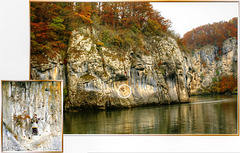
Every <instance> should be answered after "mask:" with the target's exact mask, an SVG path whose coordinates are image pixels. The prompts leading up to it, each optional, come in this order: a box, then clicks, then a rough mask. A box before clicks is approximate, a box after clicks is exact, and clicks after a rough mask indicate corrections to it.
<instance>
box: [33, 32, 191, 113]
mask: <svg viewBox="0 0 240 153" xmlns="http://www.w3.org/2000/svg"><path fill="white" fill-rule="evenodd" d="M97 37H98V31H95V30H94V29H92V30H89V29H88V28H86V29H82V30H81V32H80V31H73V33H72V37H71V39H70V43H69V46H68V47H69V48H68V52H67V54H68V57H67V72H66V74H65V75H64V74H63V73H61V72H63V70H62V67H61V63H60V62H46V63H45V64H39V63H37V62H36V61H37V60H36V59H34V57H31V58H32V59H31V65H32V66H31V67H32V68H31V77H32V79H38V78H42V79H45V78H61V77H62V78H63V79H65V78H67V80H66V84H65V85H67V95H68V96H67V98H66V101H65V106H64V108H65V110H81V109H106V108H121V107H134V106H140V105H148V104H170V103H172V102H188V101H189V93H190V83H191V78H192V75H191V71H192V68H191V67H192V66H191V61H190V56H189V55H188V54H185V53H184V52H182V51H181V50H180V49H179V47H178V45H177V43H176V41H175V40H174V39H172V38H170V37H151V38H143V39H142V44H143V46H142V47H141V49H136V48H139V47H136V46H135V47H134V46H133V47H132V48H130V49H129V50H128V51H122V50H120V49H114V48H111V49H110V48H107V47H105V46H104V45H102V44H101V43H99V42H98V38H97ZM50 60H52V59H48V61H50ZM57 72H59V73H57ZM65 76H66V77H65ZM122 84H127V85H129V86H130V88H131V95H130V96H129V97H128V98H121V97H120V96H119V94H118V92H119V90H118V88H119V86H120V85H122ZM128 90H129V89H128Z"/></svg>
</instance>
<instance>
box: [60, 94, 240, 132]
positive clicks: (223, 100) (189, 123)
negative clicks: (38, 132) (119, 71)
mask: <svg viewBox="0 0 240 153" xmlns="http://www.w3.org/2000/svg"><path fill="white" fill-rule="evenodd" d="M190 101H191V102H190V103H184V104H171V105H159V106H148V107H137V108H131V109H121V110H111V111H106V110H104V111H84V112H65V113H64V134H237V122H238V119H237V96H221V95H218V96H193V97H191V98H190Z"/></svg>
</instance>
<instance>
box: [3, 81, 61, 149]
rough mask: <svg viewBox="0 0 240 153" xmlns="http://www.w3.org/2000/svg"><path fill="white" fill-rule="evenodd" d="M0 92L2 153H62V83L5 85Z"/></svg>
mask: <svg viewBox="0 0 240 153" xmlns="http://www.w3.org/2000/svg"><path fill="white" fill-rule="evenodd" d="M2 88H3V94H2V97H3V99H2V101H3V105H2V107H3V114H2V115H3V129H2V130H3V131H2V134H3V143H2V144H3V151H31V150H33V151H61V150H62V135H61V134H62V111H61V110H62V99H61V82H19V81H18V82H8V81H4V82H3V84H2ZM35 114H36V115H37V119H38V121H37V126H38V127H37V130H38V134H37V135H34V134H33V129H32V127H33V123H32V118H33V117H34V115H35Z"/></svg>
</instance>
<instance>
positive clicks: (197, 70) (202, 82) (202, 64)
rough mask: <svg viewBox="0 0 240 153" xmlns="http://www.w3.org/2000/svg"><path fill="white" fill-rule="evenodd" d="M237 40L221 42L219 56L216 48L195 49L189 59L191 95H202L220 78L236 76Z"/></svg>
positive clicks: (230, 39) (229, 39) (209, 46)
mask: <svg viewBox="0 0 240 153" xmlns="http://www.w3.org/2000/svg"><path fill="white" fill-rule="evenodd" d="M237 49H238V47H237V40H236V39H235V38H228V39H227V40H225V41H224V42H223V47H222V50H221V54H219V51H218V48H217V47H216V46H212V45H208V46H204V47H202V48H200V49H196V50H195V53H194V54H193V56H192V57H191V61H192V66H193V73H192V74H193V80H192V83H191V94H194V95H195V94H202V93H203V90H202V88H208V87H210V86H211V84H212V82H213V81H219V78H220V77H221V76H230V75H237V57H238V54H237Z"/></svg>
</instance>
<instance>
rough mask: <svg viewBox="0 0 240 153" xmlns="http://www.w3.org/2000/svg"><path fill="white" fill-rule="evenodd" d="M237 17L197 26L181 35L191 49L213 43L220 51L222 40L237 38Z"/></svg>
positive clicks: (219, 51)
mask: <svg viewBox="0 0 240 153" xmlns="http://www.w3.org/2000/svg"><path fill="white" fill-rule="evenodd" d="M237 28H238V18H237V17H235V18H232V19H231V20H229V21H221V22H216V23H213V24H206V25H203V26H199V27H197V28H195V29H193V30H191V31H189V32H187V33H186V34H184V36H183V39H182V40H183V42H184V43H185V45H186V47H187V48H188V49H189V50H190V51H192V50H194V49H199V48H201V47H203V46H205V45H215V46H217V47H218V53H219V54H221V52H222V44H223V41H224V40H226V39H227V38H230V37H235V38H236V39H237Z"/></svg>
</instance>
